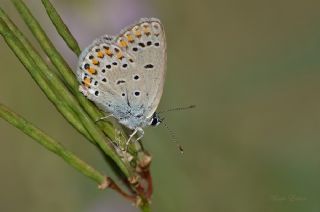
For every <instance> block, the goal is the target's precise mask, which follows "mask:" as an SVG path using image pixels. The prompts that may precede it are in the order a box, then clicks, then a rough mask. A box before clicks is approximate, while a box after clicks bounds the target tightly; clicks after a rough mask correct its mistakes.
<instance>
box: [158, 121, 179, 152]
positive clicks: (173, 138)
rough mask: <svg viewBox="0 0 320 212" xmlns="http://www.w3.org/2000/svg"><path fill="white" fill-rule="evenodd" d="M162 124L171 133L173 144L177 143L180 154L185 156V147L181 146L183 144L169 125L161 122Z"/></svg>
mask: <svg viewBox="0 0 320 212" xmlns="http://www.w3.org/2000/svg"><path fill="white" fill-rule="evenodd" d="M162 121H163V119H162ZM161 123H162V124H163V126H164V127H165V128H166V129H167V130H168V131H169V133H170V135H171V140H172V142H174V143H176V145H177V147H178V149H179V151H180V153H181V154H183V147H182V146H181V144H179V142H178V140H177V136H176V134H175V133H174V132H173V131H172V130H171V129H170V128H169V127H168V125H167V124H166V123H164V122H161Z"/></svg>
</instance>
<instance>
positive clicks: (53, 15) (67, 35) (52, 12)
mask: <svg viewBox="0 0 320 212" xmlns="http://www.w3.org/2000/svg"><path fill="white" fill-rule="evenodd" d="M41 1H42V4H43V6H44V7H45V9H46V11H47V13H48V15H49V17H50V19H51V21H52V23H53V25H54V26H55V27H56V30H57V32H58V33H59V34H60V36H61V37H62V38H63V40H64V41H65V42H66V44H67V45H68V46H69V48H70V49H71V50H72V51H73V52H74V53H75V54H76V55H77V56H79V55H80V53H81V50H80V47H79V45H78V43H77V41H76V39H75V38H74V37H73V35H72V34H71V32H70V30H69V29H68V27H67V26H66V25H65V23H64V22H63V20H62V19H61V17H60V15H59V14H58V12H57V10H56V9H55V8H54V7H53V5H52V4H51V2H50V1H49V0H41Z"/></svg>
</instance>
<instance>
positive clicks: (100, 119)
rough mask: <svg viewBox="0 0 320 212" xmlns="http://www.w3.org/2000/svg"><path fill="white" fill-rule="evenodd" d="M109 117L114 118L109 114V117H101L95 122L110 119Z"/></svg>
mask: <svg viewBox="0 0 320 212" xmlns="http://www.w3.org/2000/svg"><path fill="white" fill-rule="evenodd" d="M110 117H114V115H113V114H109V115H107V116H103V117H101V118H99V119H97V120H96V121H95V122H98V121H102V120H103V119H108V118H110Z"/></svg>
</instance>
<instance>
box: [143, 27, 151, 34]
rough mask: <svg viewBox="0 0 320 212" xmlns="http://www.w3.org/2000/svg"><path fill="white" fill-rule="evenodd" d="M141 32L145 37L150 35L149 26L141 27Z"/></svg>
mask: <svg viewBox="0 0 320 212" xmlns="http://www.w3.org/2000/svg"><path fill="white" fill-rule="evenodd" d="M143 32H144V34H146V35H150V34H151V31H150V28H149V26H143Z"/></svg>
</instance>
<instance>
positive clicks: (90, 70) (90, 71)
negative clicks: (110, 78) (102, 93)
mask: <svg viewBox="0 0 320 212" xmlns="http://www.w3.org/2000/svg"><path fill="white" fill-rule="evenodd" d="M88 72H89V73H90V74H96V73H97V71H96V69H94V68H89V69H88Z"/></svg>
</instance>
